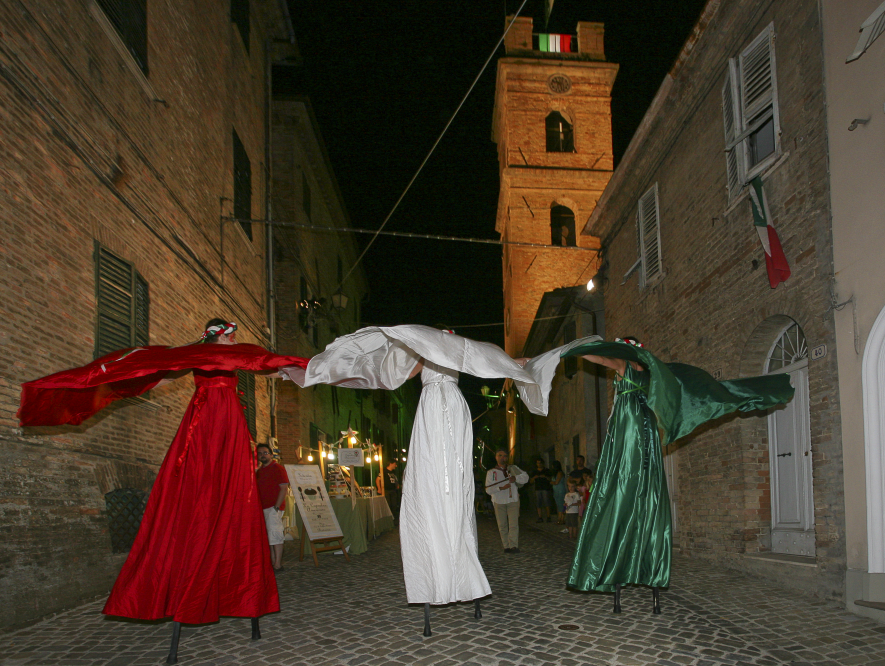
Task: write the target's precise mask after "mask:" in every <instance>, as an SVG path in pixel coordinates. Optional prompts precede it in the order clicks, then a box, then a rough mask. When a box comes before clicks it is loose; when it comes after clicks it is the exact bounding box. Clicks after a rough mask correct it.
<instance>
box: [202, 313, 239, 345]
mask: <svg viewBox="0 0 885 666" xmlns="http://www.w3.org/2000/svg"><path fill="white" fill-rule="evenodd" d="M236 331H237V325H236V324H235V323H234V322H232V321H228V320H226V319H220V318H218V317H216V318H215V319H210V320H209V321H208V322H206V326H205V327H204V328H203V342H209V343H213V342H214V343H216V344H222V345H235V344H236V343H237V339H236V335H237V334H236Z"/></svg>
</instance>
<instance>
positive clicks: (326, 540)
mask: <svg viewBox="0 0 885 666" xmlns="http://www.w3.org/2000/svg"><path fill="white" fill-rule="evenodd" d="M334 542H338V544H339V545H337V546H333V545H331V544H332V543H334ZM305 543H309V544H310V552H311V553H312V554H313V563H314V565H315V566H320V561H319V560H318V559H317V553H328V552H330V551H333V550H340V551H341V552H342V553H344V557H345V559H347V561H348V562H350V555H348V554H347V548H345V547H344V537H343V536H336V537H323V538H321V539H308V538H307V529H305V527H304V520H303V518H302V522H301V545H300V546H298V561H299V562H301V561H303V560H304V544H305ZM318 544H319V545H320V546H321V547H319V548H317V545H318Z"/></svg>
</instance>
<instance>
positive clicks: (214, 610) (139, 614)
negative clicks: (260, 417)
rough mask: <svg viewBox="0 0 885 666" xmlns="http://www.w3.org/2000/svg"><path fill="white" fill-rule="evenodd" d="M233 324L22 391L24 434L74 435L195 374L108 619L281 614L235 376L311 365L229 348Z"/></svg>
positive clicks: (249, 348)
mask: <svg viewBox="0 0 885 666" xmlns="http://www.w3.org/2000/svg"><path fill="white" fill-rule="evenodd" d="M235 330H236V324H234V323H228V322H226V321H225V320H222V319H213V320H212V321H210V322H209V323H208V324H207V326H206V331H205V333H204V334H203V342H204V343H207V344H195V345H189V346H185V347H176V348H167V347H153V346H152V347H142V348H135V349H133V350H122V351H120V352H115V353H113V354H109V355H108V356H106V357H104V358H101V359H98V360H97V361H94V362H93V363H90V364H89V365H86V366H83V367H82V368H75V369H73V370H66V371H63V372H60V373H56V374H54V375H50V376H49V377H44V378H43V379H38V380H35V381H32V382H28V383H27V384H24V385H23V386H22V403H21V408H20V409H19V419H20V421H21V425H23V426H28V425H60V424H72V425H76V424H78V423H81V422H82V421H84V420H85V419H87V418H89V417H90V416H92V415H93V414H95V413H96V412H98V411H99V410H100V409H102V408H103V407H105V406H106V405H108V404H110V403H111V402H113V401H114V400H117V399H120V398H126V397H132V396H135V395H139V394H141V393H144V392H145V391H147V390H149V389H151V388H153V387H155V386H158V385H160V384H162V383H165V382H168V381H172V380H173V379H175V378H177V377H178V376H179V374H183V373H184V372H187V371H193V374H194V383H195V384H196V391H195V392H194V395H193V398H191V402H190V405H188V408H187V411H186V412H185V414H184V418H183V419H182V421H181V426H180V427H179V429H178V433H177V434H176V435H175V439H173V440H172V445H171V446H170V447H169V451H168V452H167V453H166V457H165V459H164V460H163V463H162V465H161V467H160V471H159V473H158V475H157V479H156V481H155V482H154V486H153V489H152V490H151V494H150V498H149V500H148V504H147V508H146V509H145V514H144V518H143V519H142V522H141V527H140V529H139V531H138V536H137V537H136V539H135V543H134V544H133V546H132V549H131V550H130V552H129V556H128V558H127V559H126V562H125V564H124V565H123V568H122V570H121V571H120V575H119V576H118V578H117V582H116V583H115V584H114V588H113V590H112V591H111V595H110V597H109V599H108V601H107V604H106V605H105V607H104V610H103V612H104V613H105V614H107V615H118V616H122V617H129V618H135V619H141V620H155V619H161V618H172V619H173V620H174V622H175V624H174V625H173V646H172V651H171V652H170V654H169V659H168V662H169V663H175V661H176V655H177V642H178V634H179V631H180V623H182V622H183V623H185V624H201V623H205V622H215V621H217V620H218V618H219V617H220V616H234V617H250V618H252V627H253V636H252V637H253V639H254V638H260V633H259V632H258V618H259V617H260V616H262V615H264V614H266V613H273V612H276V611H278V610H279V608H280V604H279V596H278V593H277V585H276V579H275V577H274V573H273V569H272V566H271V560H270V549H269V546H268V540H267V535H266V528H265V521H264V515H263V513H262V510H261V503H260V501H259V497H258V488H257V485H256V482H255V473H254V468H255V465H254V460H253V452H252V449H251V444H250V442H251V435H250V433H249V429H248V426H247V424H246V419H245V417H244V416H243V408H242V405H241V404H240V401H239V398H238V396H237V390H236V389H237V375H236V371H237V370H245V371H250V372H258V373H265V374H269V373H274V372H275V371H276V370H278V369H279V368H282V367H292V366H296V367H298V368H304V367H306V365H307V359H302V358H298V357H295V356H278V355H276V354H272V353H270V352H267V351H266V350H264V349H262V348H261V347H258V346H255V345H247V344H236V338H235Z"/></svg>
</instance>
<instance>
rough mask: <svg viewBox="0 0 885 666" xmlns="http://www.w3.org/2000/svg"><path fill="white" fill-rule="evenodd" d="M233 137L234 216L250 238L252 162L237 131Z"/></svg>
mask: <svg viewBox="0 0 885 666" xmlns="http://www.w3.org/2000/svg"><path fill="white" fill-rule="evenodd" d="M233 138H234V217H235V218H237V219H238V220H239V221H240V225H241V226H242V227H243V231H245V232H246V236H248V237H249V240H252V223H251V222H250V221H249V220H251V219H252V164H251V162H249V154H248V153H247V152H246V147H245V146H244V145H243V142H242V141H240V137H239V135H237V131H236V130H234V131H233Z"/></svg>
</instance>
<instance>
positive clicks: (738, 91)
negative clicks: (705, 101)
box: [722, 23, 781, 200]
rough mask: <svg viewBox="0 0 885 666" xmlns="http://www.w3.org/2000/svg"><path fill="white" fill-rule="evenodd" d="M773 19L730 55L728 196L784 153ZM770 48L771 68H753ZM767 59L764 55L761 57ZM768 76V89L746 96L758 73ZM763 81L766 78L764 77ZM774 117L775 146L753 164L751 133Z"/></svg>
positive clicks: (725, 94) (725, 99) (726, 86)
mask: <svg viewBox="0 0 885 666" xmlns="http://www.w3.org/2000/svg"><path fill="white" fill-rule="evenodd" d="M774 44H775V32H774V23H769V24H768V26H766V28H765V29H764V30H763V31H762V32H761V33H759V35H757V36H756V38H755V39H754V40H753V41H752V42H750V44H749V45H748V46H747V47H746V48H745V49H744V50H743V51H741V53H740V54H739V55H738V57H737V58H729V60H728V68H727V69H726V72H725V82H724V83H723V85H722V115H723V121H724V122H723V125H724V132H725V168H726V181H727V186H728V196H729V200H733V199H734V198H735V197H736V196H737V195H738V194H739V193H740V191H741V190H742V189H743V188H744V187H745V186H746V184H747V183H749V182H750V181H751V180H752V179H753V178H754V177H755V176H757V175H758V174H760V173H762V172H763V171H764V170H765V169H767V168H768V167H769V166H771V165H772V164H773V163H774V162H775V161H776V160H777V159H778V157H780V155H781V141H780V139H781V125H780V109H779V105H778V94H777V63H776V60H775V48H774ZM765 51H767V55H768V59H767V60H768V72H767V73H765V74H763V72H764V69H763V68H758V69H753V66H754V64H758V63H759V56H760V55H761V54H762V53H763V52H765ZM762 62H764V59H763V60H762ZM760 74H762V76H763V77H766V76H767V78H768V82H769V85H768V86H767V88H768V90H765V86H764V85H763V88H762V91H761V93H758V94H756V95H755V97H754V99H747V91H748V90H749V89H750V88H751V86H750V85H748V84H750V83H756V84H757V86H756V87H757V91H758V83H759V81H760V79H759V76H760ZM762 80H763V81H764V78H763V79H762ZM772 119H773V123H774V150H773V151H772V153H771V154H770V155H768V156H766V157H765V158H763V159H762V160H760V161H759V163H758V164H755V165H753V166H752V167H751V166H749V164H750V137H751V135H752V134H754V133H755V132H756V131H757V130H758V129H759V128H761V127H763V126H764V125H765V123H767V122H768V121H769V120H772Z"/></svg>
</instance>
